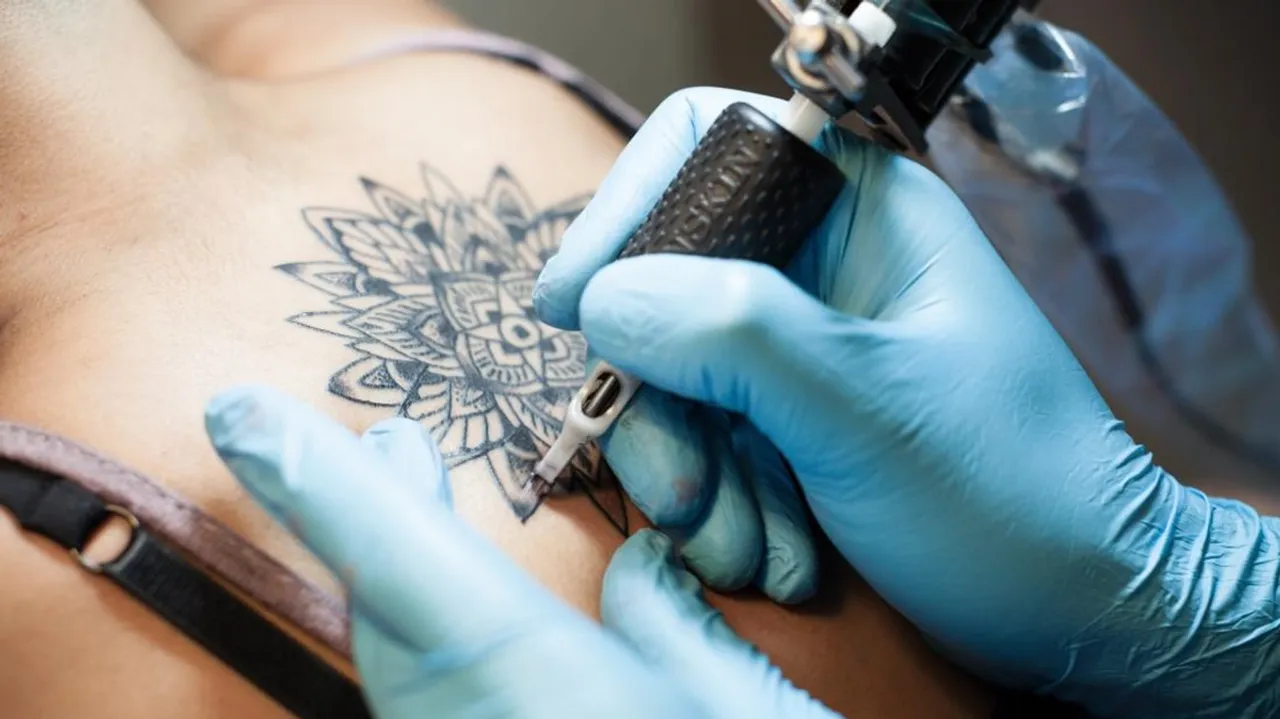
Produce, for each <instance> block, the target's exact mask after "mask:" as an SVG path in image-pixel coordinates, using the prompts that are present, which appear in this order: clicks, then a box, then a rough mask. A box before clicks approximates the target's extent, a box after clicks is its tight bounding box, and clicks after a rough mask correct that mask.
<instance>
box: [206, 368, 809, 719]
mask: <svg viewBox="0 0 1280 719" xmlns="http://www.w3.org/2000/svg"><path fill="white" fill-rule="evenodd" d="M205 423H206V427H207V429H208V433H209V437H210V439H211V440H212V442H213V445H214V447H215V448H216V449H217V451H218V453H219V455H220V456H221V457H222V458H223V460H224V461H225V462H226V463H227V466H228V467H229V468H230V469H231V471H232V472H233V473H235V475H236V476H237V477H238V478H239V480H240V481H241V483H243V485H244V486H245V488H246V489H248V490H249V492H250V493H251V494H252V495H253V496H254V497H255V498H256V499H257V500H258V501H259V502H260V503H261V504H262V505H263V506H264V507H266V508H267V510H268V511H270V512H271V513H272V515H273V516H274V517H275V518H276V519H277V520H278V521H279V522H281V523H282V524H283V525H284V526H285V527H286V528H288V529H289V530H290V531H292V532H294V533H295V534H296V535H297V536H298V537H299V538H300V539H301V540H302V541H303V542H304V543H305V544H306V546H307V547H308V548H310V549H311V551H312V552H313V553H315V555H316V556H317V557H319V558H320V560H321V561H323V562H324V563H325V564H326V565H327V566H328V567H329V569H330V570H332V571H333V572H334V574H335V576H337V577H338V578H339V579H340V580H341V581H342V582H343V583H344V584H345V585H346V587H347V589H348V592H349V598H350V601H351V603H352V607H353V612H352V633H353V648H354V655H355V662H356V667H357V669H358V670H359V672H360V676H361V678H362V679H363V682H364V692H365V696H366V698H367V699H368V701H369V703H370V706H371V707H372V708H373V710H374V712H375V713H376V714H377V715H378V716H379V717H383V718H384V719H398V718H400V717H405V718H406V719H408V718H413V719H417V718H418V717H426V716H430V717H441V718H447V717H460V716H468V717H474V716H512V717H554V718H555V719H562V718H563V717H645V718H646V719H647V718H648V717H725V718H726V719H728V718H729V717H734V718H736V717H783V716H785V717H813V718H814V719H832V718H833V717H834V715H833V714H832V713H831V712H830V711H829V710H827V709H826V708H825V707H823V706H821V705H820V704H818V703H817V702H815V701H813V700H812V699H811V698H810V697H809V696H808V695H807V694H805V693H804V692H802V691H800V690H798V689H796V688H794V687H793V686H791V685H790V684H789V683H788V682H787V681H786V680H785V679H784V678H782V676H781V674H780V673H779V672H778V670H777V669H775V668H773V667H772V666H770V665H769V662H768V659H767V658H765V657H764V656H763V655H761V654H760V653H759V652H757V651H756V650H755V649H754V648H752V647H751V646H750V645H748V644H746V643H745V642H743V641H742V640H741V639H739V638H737V637H736V636H734V635H733V633H732V632H731V630H729V629H728V627H727V626H726V625H725V623H724V620H723V619H722V618H721V617H720V615H719V613H717V612H716V611H715V610H713V609H711V608H710V607H709V606H707V605H706V604H705V603H704V602H703V601H702V598H701V588H700V585H699V584H698V582H697V580H696V579H694V577H693V576H692V575H690V574H689V573H688V572H686V571H685V570H684V569H683V568H682V567H680V566H679V565H678V564H677V560H676V558H675V555H674V552H673V550H672V547H671V543H670V541H669V540H667V539H666V537H664V536H663V535H661V534H659V533H658V532H655V531H652V530H647V531H643V532H639V533H637V534H636V535H634V536H632V537H631V538H630V539H629V540H628V541H627V542H626V544H624V545H623V546H622V548H621V549H620V550H619V551H618V552H617V554H616V555H615V556H614V558H613V561H612V562H611V564H610V565H609V569H608V572H607V574H606V575H605V580H604V590H603V598H602V602H601V607H602V613H603V619H604V622H605V625H606V626H607V627H608V628H609V629H610V630H612V632H613V634H610V633H608V632H606V631H605V630H603V629H601V628H600V627H598V626H596V625H595V624H593V623H592V622H590V621H589V620H588V619H586V618H585V617H583V616H581V615H579V614H578V613H576V612H574V611H573V610H571V609H570V608H569V607H567V606H566V605H564V604H562V603H561V602H559V601H558V600H557V599H555V598H554V597H553V596H551V595H550V594H549V593H548V592H547V591H546V590H545V589H543V588H542V587H541V586H539V585H538V584H537V583H535V582H534V581H533V580H532V579H531V578H529V577H528V576H527V575H525V574H524V573H523V572H521V571H520V570H519V569H518V568H517V567H516V566H515V565H513V564H512V563H511V562H510V560H508V559H507V558H506V557H504V556H502V555H501V554H500V553H499V552H498V551H497V550H496V549H494V548H493V547H491V546H489V545H488V544H486V543H485V542H484V541H483V540H482V539H481V538H480V537H479V536H478V535H476V534H475V533H473V532H472V531H470V530H469V529H468V528H467V527H466V526H465V525H464V524H463V523H462V522H461V521H459V520H458V519H457V518H456V517H454V516H453V514H452V512H451V495H450V490H449V483H448V480H447V477H446V474H445V469H444V464H443V461H442V460H441V457H440V453H439V450H438V449H437V448H436V446H435V444H434V443H433V442H432V441H431V439H430V437H429V436H428V435H427V434H426V432H425V431H423V430H422V428H421V427H419V426H418V425H417V424H415V423H413V422H410V421H408V420H404V419H392V420H388V421H385V422H382V423H379V424H377V425H375V426H374V427H373V428H371V429H370V430H369V431H368V432H366V433H365V435H364V437H363V439H362V440H358V439H357V438H356V437H355V436H354V435H352V434H351V433H350V432H348V431H347V430H346V429H344V428H343V427H341V426H339V425H337V424H336V423H334V422H332V421H330V420H328V419H326V418H324V417H323V416H321V415H319V414H317V413H316V412H314V411H312V410H310V409H309V408H307V407H305V406H303V405H301V404H300V403H298V402H296V401H294V400H292V399H290V398H288V397H285V396H282V395H280V394H279V393H276V392H274V391H271V390H266V389H239V390H232V391H230V392H227V393H225V394H223V395H221V396H219V397H218V398H216V399H214V400H213V402H211V403H210V405H209V407H208V410H207V412H206V418H205Z"/></svg>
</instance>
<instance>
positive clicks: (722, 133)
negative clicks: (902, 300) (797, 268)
mask: <svg viewBox="0 0 1280 719" xmlns="http://www.w3.org/2000/svg"><path fill="white" fill-rule="evenodd" d="M844 183H845V177H844V174H843V173H842V172H840V169H839V168H837V167H836V166H835V165H834V164H833V163H832V162H831V161H830V160H828V159H827V158H826V157H823V155H822V154H821V153H819V152H818V151H817V150H815V149H813V148H812V147H810V146H809V145H808V144H807V143H805V142H804V141H803V140H801V139H800V138H798V137H796V136H795V135H793V134H791V133H790V132H788V131H787V130H785V129H784V128H783V127H782V126H781V125H779V124H778V123H776V122H774V121H773V120H772V119H770V118H769V117H768V116H766V115H765V114H764V113H762V112H760V111H759V110H757V109H755V108H753V107H751V106H750V105H747V104H744V103H736V104H734V105H730V106H729V107H728V108H727V109H726V110H725V111H724V112H723V113H721V115H720V117H719V118H717V119H716V121H715V123H713V124H712V125H711V128H710V129H709V130H708V131H707V135H706V137H704V138H702V142H700V143H698V147H697V148H696V149H694V151H693V155H692V156H691V157H690V158H689V159H688V161H686V162H685V163H684V167H681V168H680V172H679V173H678V174H677V175H676V179H675V180H673V181H672V183H671V185H670V186H669V187H667V190H666V192H665V193H663V195H662V199H661V200H659V201H658V204H657V205H656V206H655V207H654V208H653V210H652V211H651V212H650V213H649V216H648V217H647V218H645V221H644V223H643V224H641V225H640V229H639V230H637V231H636V233H635V234H634V235H632V236H631V239H630V241H629V242H628V243H627V246H626V247H625V248H624V249H623V250H622V254H621V255H619V257H634V256H637V255H647V254H653V253H657V252H674V253H680V254H686V255H703V256H706V257H721V258H731V259H743V260H752V261H755V262H763V263H765V264H768V265H772V266H774V267H777V268H782V267H783V266H785V265H786V264H787V263H788V262H789V261H790V260H791V258H792V257H794V256H795V255H796V253H797V252H798V251H799V250H800V247H801V246H802V245H803V244H804V242H805V240H807V239H808V237H809V234H810V233H811V232H813V230H814V229H815V228H817V226H818V225H819V224H820V223H821V222H822V219H823V218H824V217H825V216H826V214H827V211H828V210H830V209H831V204H832V203H833V202H835V199H836V197H837V196H838V195H839V194H840V190H841V189H842V188H843V187H844Z"/></svg>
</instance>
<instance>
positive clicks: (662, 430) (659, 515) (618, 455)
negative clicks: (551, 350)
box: [600, 387, 713, 527]
mask: <svg viewBox="0 0 1280 719" xmlns="http://www.w3.org/2000/svg"><path fill="white" fill-rule="evenodd" d="M600 448H601V450H602V451H603V452H604V456H605V458H606V459H607V460H608V462H609V466H610V467H611V468H612V469H613V471H614V474H616V475H617V476H618V480H619V482H621V483H622V486H623V487H624V488H625V489H626V490H627V495H628V496H629V497H630V498H631V501H632V503H633V504H635V505H636V508H637V509H639V510H640V512H641V513H643V514H644V515H645V516H646V517H648V518H649V521H651V522H653V523H654V524H655V525H657V526H658V527H678V526H684V525H687V524H690V523H692V522H693V521H695V520H696V519H697V518H698V517H699V516H701V515H702V513H703V512H704V511H705V509H706V507H707V503H708V502H709V501H710V500H711V489H712V486H713V485H712V484H711V483H710V481H709V478H708V468H707V460H706V454H707V450H706V447H705V441H704V434H703V429H702V427H701V426H700V424H699V420H698V414H697V413H696V412H695V409H694V405H693V404H692V403H690V402H687V401H685V400H683V399H680V398H678V397H674V396H672V395H669V394H666V393H665V392H661V391H659V390H657V389H654V388H652V387H642V388H641V389H640V391H639V392H638V393H636V396H635V397H634V398H633V399H632V401H631V403H630V404H629V405H628V406H627V409H626V411H625V412H624V413H623V414H622V416H621V417H619V418H618V421H617V422H616V423H615V424H614V426H613V427H612V428H610V430H609V432H608V433H607V434H605V435H604V436H603V437H601V438H600Z"/></svg>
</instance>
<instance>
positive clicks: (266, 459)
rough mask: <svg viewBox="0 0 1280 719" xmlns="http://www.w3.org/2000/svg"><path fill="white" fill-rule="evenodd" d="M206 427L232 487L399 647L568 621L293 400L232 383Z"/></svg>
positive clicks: (481, 638) (465, 641)
mask: <svg viewBox="0 0 1280 719" xmlns="http://www.w3.org/2000/svg"><path fill="white" fill-rule="evenodd" d="M206 426H207V428H208V432H209V436H210V439H211V440H212V441H213V443H214V446H215V448H216V449H217V450H218V453H219V455H220V456H221V457H222V458H223V460H224V461H225V462H226V463H227V465H228V467H230V468H231V470H232V471H233V472H234V473H235V474H236V476H237V477H238V478H239V480H240V482H241V483H242V484H243V485H244V486H245V487H246V488H247V489H248V490H249V491H250V492H251V493H252V494H253V495H254V496H255V498H257V499H258V500H259V502H260V503H262V504H263V505H264V506H266V507H267V509H268V510H269V511H271V512H272V514H274V515H275V517H276V519H277V520H279V521H281V522H282V523H283V524H285V526H286V527H288V528H289V529H290V530H291V531H292V532H293V533H294V534H296V535H297V536H298V537H299V538H300V539H301V540H302V541H303V542H304V543H305V544H306V546H307V547H308V548H309V549H310V550H311V551H312V552H313V553H314V554H315V555H316V556H317V557H318V558H320V560H321V561H322V562H324V563H325V565H327V566H328V567H329V568H330V569H331V570H332V571H333V572H334V573H335V574H336V575H337V576H338V577H339V579H341V580H342V581H343V583H344V584H345V585H346V586H347V587H348V589H349V591H350V593H351V598H352V600H353V602H355V603H356V604H357V605H358V606H359V608H360V610H361V611H362V612H363V613H365V614H366V615H367V616H370V617H372V618H374V619H375V620H376V621H378V622H379V624H380V625H381V626H382V627H383V628H384V629H386V630H389V631H391V632H394V633H395V634H396V635H398V637H397V638H398V639H399V640H400V641H403V642H404V643H405V644H407V645H409V646H413V647H417V648H419V649H422V650H428V651H429V650H432V649H438V648H441V647H447V646H459V645H461V646H492V645H494V644H495V643H500V642H502V641H503V640H504V638H509V637H512V636H517V635H519V634H520V633H522V632H526V631H528V628H529V627H536V626H539V625H541V624H544V623H546V622H547V620H548V619H551V620H553V621H554V620H556V619H557V618H559V619H564V620H570V618H571V617H572V613H571V612H570V610H568V608H567V607H564V606H563V605H560V604H559V603H558V602H556V601H555V600H554V598H553V597H551V596H550V594H549V593H547V592H546V591H545V590H544V589H543V588H542V587H541V586H539V585H538V584H537V583H535V582H534V581H533V580H532V579H531V578H530V577H528V576H527V575H525V574H524V573H523V572H521V571H520V570H519V569H518V568H517V567H516V566H515V565H513V564H512V563H511V562H510V560H508V559H507V558H506V557H505V556H503V555H501V554H500V553H499V552H498V551H497V550H496V549H495V548H493V547H491V546H489V545H488V544H486V543H485V542H484V541H483V539H481V538H480V537H479V536H478V535H476V534H475V533H474V532H472V531H471V530H470V529H469V528H468V527H466V526H465V525H464V524H463V523H462V522H461V521H460V520H459V519H458V518H456V517H455V516H453V514H452V513H451V512H450V511H449V510H448V508H447V507H445V506H444V505H443V504H439V505H432V504H429V503H425V504H424V502H423V501H422V497H421V496H413V495H412V494H411V493H410V492H408V491H407V490H406V489H405V487H404V485H403V483H401V482H398V481H396V479H395V478H394V477H392V476H390V473H391V471H392V470H391V468H390V467H391V465H389V464H388V463H386V462H385V461H382V460H381V458H380V457H378V456H377V455H376V453H375V452H374V451H373V450H372V449H371V448H369V447H366V446H363V445H362V444H361V443H360V441H359V440H358V439H357V438H356V437H355V436H354V435H353V434H351V433H350V432H348V431H347V430H346V429H345V428H344V427H342V426H340V425H338V424H337V423H336V422H334V421H332V420H330V419H328V418H326V417H324V416H322V415H320V414H319V413H317V412H314V411H312V410H311V409H309V408H308V407H306V406H305V405H303V404H301V403H300V402H297V401H296V400H293V399H292V398H289V397H287V396H284V395H282V394H280V393H277V392H274V391H272V390H267V389H245V390H233V391H231V392H228V393H226V394H224V395H222V396H220V397H218V398H216V399H215V400H214V401H213V402H212V403H211V404H210V406H209V408H208V410H207V411H206ZM419 471H424V472H443V471H444V468H443V467H439V466H436V467H421V468H419Z"/></svg>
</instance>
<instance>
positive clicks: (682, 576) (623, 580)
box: [600, 529, 702, 645]
mask: <svg viewBox="0 0 1280 719" xmlns="http://www.w3.org/2000/svg"><path fill="white" fill-rule="evenodd" d="M655 595H659V596H661V597H664V598H665V600H673V601H675V603H676V604H677V605H678V606H681V607H685V608H697V607H699V606H700V605H701V604H702V587H701V584H700V583H699V582H698V579H697V578H696V577H694V576H693V575H692V574H690V573H689V572H688V571H687V570H686V569H685V568H684V567H683V566H682V564H681V562H680V558H679V556H678V554H677V552H676V547H675V544H674V542H672V540H671V538H669V537H668V536H667V535H665V534H663V533H662V532H660V531H658V530H655V529H642V530H640V531H639V532H636V533H635V534H633V535H631V537H629V538H628V539H627V541H626V542H624V543H623V544H622V546H621V547H619V548H618V551H617V552H615V553H614V555H613V558H612V559H611V560H610V561H609V566H608V568H607V569H606V570H605V574H604V584H603V588H602V591H601V598H600V618H601V621H602V622H603V623H604V624H605V626H607V627H611V628H613V629H615V630H618V631H619V633H621V634H622V635H623V636H624V637H627V638H629V639H635V638H636V636H635V631H636V629H637V628H638V627H645V628H646V629H649V628H652V627H651V622H650V620H649V619H648V617H647V616H645V615H646V614H647V612H648V611H649V610H651V609H652V604H653V600H654V597H655ZM686 599H687V600H691V601H692V602H693V603H692V604H686ZM645 643H646V642H639V644H641V645H643V644H645Z"/></svg>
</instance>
